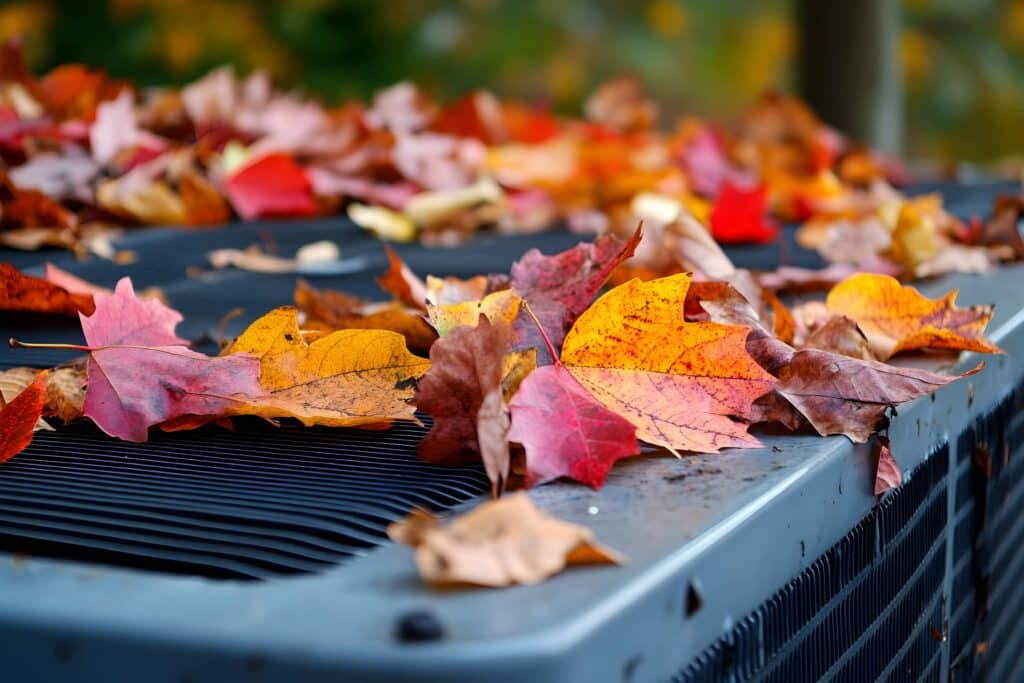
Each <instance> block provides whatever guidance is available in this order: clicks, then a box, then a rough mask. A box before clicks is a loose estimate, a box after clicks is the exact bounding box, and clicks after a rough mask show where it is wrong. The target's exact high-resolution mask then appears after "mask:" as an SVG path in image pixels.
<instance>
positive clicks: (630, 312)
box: [562, 274, 775, 453]
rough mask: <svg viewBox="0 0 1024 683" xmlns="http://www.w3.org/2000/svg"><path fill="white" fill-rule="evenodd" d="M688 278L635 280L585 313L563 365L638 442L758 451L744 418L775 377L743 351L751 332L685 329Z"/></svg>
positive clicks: (711, 326) (703, 326)
mask: <svg viewBox="0 0 1024 683" xmlns="http://www.w3.org/2000/svg"><path fill="white" fill-rule="evenodd" d="M689 287H690V276H689V275H686V274H680V275H673V276H670V277H666V278H661V279H659V280H654V281H651V282H640V281H639V280H632V281H630V282H627V283H626V284H624V285H621V286H619V287H616V288H615V289H613V290H611V291H610V292H608V293H607V294H605V295H604V296H602V297H601V298H600V299H598V300H597V301H596V302H594V304H593V305H592V306H591V307H590V308H589V309H587V310H586V311H585V312H584V313H583V315H581V316H580V318H579V320H577V321H576V324H575V325H574V326H573V328H572V330H570V332H569V334H568V335H567V336H566V338H565V344H564V346H563V348H562V362H563V363H565V364H566V366H568V368H569V371H570V372H571V373H572V374H573V376H574V377H575V378H576V379H577V380H579V382H580V384H582V385H583V386H584V387H585V388H587V389H588V390H589V391H590V392H591V393H592V394H593V395H594V397H595V398H597V400H598V401H600V402H601V403H603V404H604V405H605V406H607V407H608V408H609V409H610V410H612V411H614V412H616V413H618V414H619V415H621V416H622V417H624V418H626V419H627V420H629V421H630V422H631V423H632V424H633V425H634V426H635V427H636V429H637V436H638V437H639V438H640V439H642V440H644V441H647V442H648V443H651V444H654V445H658V446H663V447H665V448H668V449H670V450H672V451H696V452H702V453H714V452H717V451H719V450H720V449H722V448H725V447H745V446H758V445H760V442H759V441H758V440H757V439H755V438H754V437H753V436H751V435H750V434H748V433H747V426H746V424H744V422H743V421H744V420H747V419H749V418H750V416H751V414H752V408H751V404H752V403H753V402H754V401H755V400H756V399H757V398H758V397H759V396H761V395H762V394H765V393H766V392H768V391H770V390H771V389H772V387H773V386H774V384H775V378H773V377H772V376H771V375H770V374H768V373H767V372H766V371H765V370H763V369H762V368H761V367H760V366H759V365H758V364H757V363H756V362H755V361H754V359H753V358H751V357H750V354H748V353H747V350H746V346H745V345H746V339H747V335H748V334H749V332H750V328H749V327H743V326H740V325H725V324H720V323H715V322H687V321H686V320H685V319H684V317H683V306H684V303H685V301H686V293H687V290H688V289H689Z"/></svg>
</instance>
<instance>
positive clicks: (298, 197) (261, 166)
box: [224, 154, 319, 221]
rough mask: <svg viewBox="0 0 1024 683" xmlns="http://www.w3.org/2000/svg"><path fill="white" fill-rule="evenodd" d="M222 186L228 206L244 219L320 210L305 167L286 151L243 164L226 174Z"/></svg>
mask: <svg viewBox="0 0 1024 683" xmlns="http://www.w3.org/2000/svg"><path fill="white" fill-rule="evenodd" d="M224 190H225V192H226V193H227V196H228V199H229V200H230V201H231V206H233V207H234V209H235V211H237V212H238V215H239V216H241V217H242V218H244V219H245V220H247V221H251V220H254V219H256V218H271V217H286V218H287V217H295V216H312V215H315V214H316V213H318V211H319V207H318V206H317V204H316V200H315V199H314V197H313V184H312V183H311V182H310V180H309V177H308V176H307V175H306V171H305V169H303V168H302V167H301V166H299V165H298V164H297V163H295V160H294V159H292V157H291V156H290V155H288V154H268V155H266V156H264V157H261V158H259V159H257V160H256V161H253V162H252V163H249V164H246V165H245V166H243V167H242V168H240V169H238V170H237V171H235V172H234V173H233V174H232V175H230V176H229V177H228V179H227V181H226V182H225V184H224Z"/></svg>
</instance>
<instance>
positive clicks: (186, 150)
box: [0, 43, 1021, 274]
mask: <svg viewBox="0 0 1024 683" xmlns="http://www.w3.org/2000/svg"><path fill="white" fill-rule="evenodd" d="M663 123H667V122H665V121H663V120H662V117H661V116H660V115H659V107H658V104H657V103H656V102H655V101H654V100H653V99H652V98H651V97H650V96H649V95H648V94H647V93H646V92H644V90H643V87H642V86H641V84H640V83H639V82H638V81H637V80H636V79H635V78H631V77H623V78H619V79H616V80H613V81H610V82H608V83H605V84H603V85H601V86H600V87H599V88H597V90H596V91H595V92H594V93H593V94H592V95H591V96H590V97H589V98H588V99H587V101H586V102H585V103H584V106H583V116H582V117H581V118H562V117H556V116H554V115H552V114H551V113H550V112H549V111H547V110H546V109H545V108H544V107H542V106H536V105H531V104H527V103H523V102H515V101H504V100H499V99H498V98H497V97H495V96H494V95H493V94H491V93H489V92H486V91H475V92H471V93H468V94H466V95H465V96H463V97H462V98H460V99H457V100H455V101H454V102H447V103H443V102H437V101H434V100H432V99H431V98H429V97H428V96H427V95H426V94H425V93H423V92H422V91H420V90H419V89H417V88H416V87H415V86H414V85H412V84H410V83H399V84H397V85H394V86H392V87H389V88H386V89H384V90H381V91H379V92H377V93H376V94H375V95H374V96H373V98H372V100H371V101H369V102H365V103H363V102H350V103H347V104H344V105H342V106H337V107H328V106H324V105H323V104H321V103H319V102H317V101H316V100H313V99H310V98H305V97H302V96H300V95H298V94H296V93H294V92H286V91H281V90H278V89H275V88H274V87H273V85H272V84H271V82H270V80H269V78H268V76H267V75H266V74H265V73H255V74H252V75H250V76H248V77H246V78H244V79H240V78H237V77H236V76H235V74H234V73H233V72H232V71H231V70H230V69H229V68H222V69H218V70H215V71H213V72H211V73H209V74H208V75H206V76H204V77H203V78H202V79H200V80H199V81H197V82H195V83H193V84H191V85H188V86H186V87H184V88H181V89H167V88H164V89H139V88H136V87H135V86H133V85H132V84H131V83H127V82H123V81H117V80H114V79H111V78H109V77H108V76H107V75H106V74H104V73H103V72H101V71H99V70H96V69H91V68H89V67H87V66H83V65H79V64H69V65H64V66H61V67H58V68H56V69H54V70H53V71H51V72H49V73H47V74H44V75H42V76H38V77H37V76H35V75H33V74H31V73H30V72H29V71H28V69H27V68H26V66H25V63H24V59H23V57H22V54H21V50H20V47H19V46H18V45H17V44H16V43H8V44H7V45H5V46H4V47H3V49H2V50H0V158H2V160H3V165H2V169H3V170H2V175H0V208H2V212H0V244H4V245H6V246H10V247H15V248H21V249H34V248H39V247H40V246H43V245H58V246H66V247H72V248H75V249H79V250H84V251H91V252H93V253H97V254H99V255H102V256H108V257H117V256H118V252H116V250H115V249H114V248H113V246H112V245H111V242H110V239H109V238H110V230H111V227H112V226H122V227H126V226H138V225H149V224H175V225H181V224H186V225H207V224H215V223H223V222H226V221H227V220H229V219H231V218H232V217H239V218H241V219H244V220H252V219H256V218H261V217H273V216H311V215H326V214H333V213H338V212H342V211H344V212H347V214H348V215H349V216H350V217H351V218H352V219H353V220H355V221H356V222H357V223H359V224H361V225H363V226H365V227H367V228H369V229H371V230H374V231H376V232H377V233H379V234H381V235H382V236H385V237H387V238H389V239H398V240H403V239H413V238H415V237H417V236H420V237H422V238H423V239H424V240H427V241H430V242H444V243H449V242H451V241H453V240H458V239H461V238H463V237H465V236H467V235H468V234H470V233H472V232H474V231H476V230H477V229H479V228H481V227H484V226H496V227H497V228H498V229H499V230H502V231H510V232H528V231H534V230H540V229H544V228H547V227H551V226H553V225H555V224H558V223H568V224H569V225H571V226H572V227H573V228H574V229H576V230H579V231H583V232H594V233H599V232H603V231H606V230H611V231H617V232H619V233H620V234H623V235H626V234H628V233H630V232H631V231H632V227H633V226H634V225H635V224H636V219H637V213H638V211H637V207H636V205H635V202H636V199H637V197H638V196H640V195H642V194H643V193H645V192H655V193H659V194H662V195H665V196H668V197H671V198H672V199H673V200H674V201H677V202H680V203H682V204H683V205H684V206H686V207H687V208H688V209H689V210H690V211H692V212H693V213H694V214H695V215H696V216H697V217H698V218H700V219H701V220H702V221H705V222H706V223H707V224H708V225H709V226H710V228H711V231H712V233H713V234H714V236H715V237H716V238H717V239H718V240H720V241H725V242H733V241H768V240H771V239H773V238H774V237H775V235H776V233H777V230H778V228H777V225H776V224H775V222H774V221H773V219H772V218H770V217H774V218H777V219H781V220H787V221H801V222H803V221H807V222H808V225H807V227H806V228H805V230H804V231H803V233H802V238H801V239H802V241H803V242H804V243H805V244H807V245H808V246H812V247H816V248H819V249H820V250H822V252H823V253H824V254H825V255H826V257H828V258H830V259H833V260H838V261H842V262H844V263H846V262H850V263H853V264H855V265H857V266H860V267H862V268H872V269H881V270H887V271H888V270H893V269H900V270H905V271H907V272H911V273H916V274H926V273H934V272H943V271H947V270H955V269H964V268H966V269H974V270H977V269H982V268H984V267H987V265H988V264H989V262H990V261H992V260H993V259H996V258H1012V257H1015V256H1020V255H1021V249H1020V238H1019V236H1017V235H1016V233H1015V232H1013V234H1011V233H1010V232H1008V231H1006V230H1003V229H1002V227H1001V226H1003V225H1004V223H1005V221H1003V222H1001V223H994V224H992V225H988V224H986V225H985V226H982V225H980V224H979V225H976V226H966V225H964V224H962V223H961V222H960V221H959V220H957V219H955V218H953V217H952V216H950V215H949V214H948V213H946V212H944V211H943V210H942V207H941V201H940V200H938V199H937V198H935V197H930V198H924V199H915V200H908V199H906V198H905V197H903V196H902V195H901V194H900V193H899V192H897V191H896V190H894V189H893V184H899V182H900V181H901V180H902V175H903V173H902V171H901V170H900V168H899V166H898V164H896V163H895V162H893V161H892V160H889V159H886V158H884V157H882V156H880V155H877V154H874V153H871V152H869V151H867V150H865V149H863V148H861V147H858V146H857V145H855V144H852V143H851V142H850V141H847V140H845V139H843V138H842V136H840V135H839V134H837V133H836V132H835V131H833V130H831V129H829V128H828V127H827V126H825V125H824V124H822V123H821V121H819V120H818V119H817V118H816V117H815V116H814V114H813V113H812V112H810V111H809V110H808V109H807V108H806V107H805V106H804V105H802V104H801V103H800V102H798V101H797V100H795V99H793V98H790V97H785V96H781V95H766V96H765V97H763V98H762V99H761V100H759V101H758V102H756V103H755V104H754V105H753V106H752V107H751V108H750V109H749V110H747V111H746V112H745V113H744V114H743V115H742V116H740V117H739V118H738V121H737V123H736V124H735V125H731V126H726V125H718V124H715V123H713V122H709V121H704V120H700V119H697V118H694V117H684V118H681V119H679V120H677V121H676V122H675V124H674V126H671V127H669V128H668V132H665V131H666V127H665V126H663V125H661V124H663ZM1016 205H1019V200H1018V201H1017V202H1016V204H1015V203H1014V201H1013V200H1009V199H1008V200H1006V201H1005V202H1004V204H1003V208H1004V209H1005V211H1004V213H1006V212H1012V211H1016V209H1014V208H1013V207H1014V206H1016ZM1007 215H1008V214H1007ZM121 256H124V257H129V255H121Z"/></svg>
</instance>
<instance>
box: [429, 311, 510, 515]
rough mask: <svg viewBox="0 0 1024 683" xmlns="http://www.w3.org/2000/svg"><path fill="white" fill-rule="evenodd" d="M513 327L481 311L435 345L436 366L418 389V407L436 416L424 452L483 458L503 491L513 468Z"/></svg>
mask: <svg viewBox="0 0 1024 683" xmlns="http://www.w3.org/2000/svg"><path fill="white" fill-rule="evenodd" d="M511 335H512V331H511V329H510V328H509V326H508V325H507V324H506V323H504V322H501V321H498V322H494V323H492V322H491V321H490V320H488V319H487V317H486V316H480V319H479V322H478V323H477V325H476V326H475V327H470V326H462V327H458V328H456V329H455V330H454V331H453V332H451V333H450V334H448V335H447V336H444V337H441V338H440V339H438V340H437V341H436V342H434V345H433V346H432V347H430V361H431V363H432V365H431V368H430V370H429V371H428V372H427V373H426V374H425V375H424V376H423V378H422V379H421V380H420V382H419V386H418V387H417V388H416V407H417V408H419V409H420V410H422V411H424V412H426V413H428V414H429V415H430V416H431V417H433V418H434V424H433V426H432V427H431V428H430V431H429V432H428V433H427V435H426V436H425V437H423V440H422V441H420V444H419V447H418V449H417V450H418V452H419V455H420V457H421V458H422V459H424V460H426V461H428V462H435V463H440V464H446V465H461V464H466V463H471V462H476V461H477V460H482V461H483V463H484V469H485V470H486V471H487V476H488V477H489V478H490V480H491V487H492V492H493V493H494V494H495V495H497V494H499V493H500V492H501V491H502V489H503V488H504V486H505V482H506V481H507V480H508V473H509V450H508V425H509V423H508V413H507V411H506V409H505V402H504V397H503V393H502V377H503V375H504V359H505V356H506V353H507V351H508V348H509V345H510V342H511Z"/></svg>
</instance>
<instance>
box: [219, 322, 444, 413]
mask: <svg viewBox="0 0 1024 683" xmlns="http://www.w3.org/2000/svg"><path fill="white" fill-rule="evenodd" d="M227 351H228V353H231V354H238V353H244V354H251V355H252V356H255V357H256V358H258V359H259V366H260V373H259V383H260V386H261V387H262V388H263V391H264V394H263V395H262V396H260V397H259V398H258V399H256V400H252V401H248V402H246V404H245V405H236V407H234V408H233V409H232V411H231V414H235V415H259V416H261V417H266V418H275V417H294V418H296V419H298V420H300V421H302V423H303V424H306V425H314V424H317V425H330V426H336V427H356V426H380V425H386V424H388V423H389V422H391V421H393V420H412V419H414V418H413V406H412V404H411V403H410V401H409V399H410V398H411V397H412V390H413V387H414V385H415V380H416V378H418V377H419V376H420V375H422V374H423V373H424V372H426V371H427V369H428V368H429V367H430V361H428V360H426V359H425V358H420V357H418V356H414V355H413V354H411V353H409V351H408V349H407V348H406V346H405V338H404V337H403V336H402V335H400V334H398V333H397V332H390V331H387V330H339V331H337V332H331V333H330V334H327V335H325V336H322V337H320V338H319V339H317V340H316V341H314V342H313V343H311V344H310V343H308V342H307V341H306V340H305V339H304V338H303V335H302V333H301V332H300V330H299V324H298V311H297V310H296V309H294V308H292V307H287V306H286V307H282V308H277V309H275V310H273V311H271V312H270V313H267V314H266V315H264V316H263V317H261V318H259V319H258V320H256V321H255V322H254V323H252V324H251V325H250V326H249V327H248V328H247V329H246V330H245V331H244V332H243V333H242V334H241V335H240V336H239V337H238V339H236V340H235V341H234V343H232V344H231V346H229V347H228V349H227Z"/></svg>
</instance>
